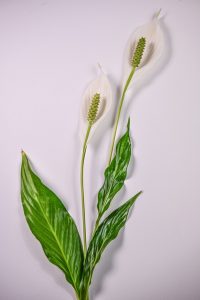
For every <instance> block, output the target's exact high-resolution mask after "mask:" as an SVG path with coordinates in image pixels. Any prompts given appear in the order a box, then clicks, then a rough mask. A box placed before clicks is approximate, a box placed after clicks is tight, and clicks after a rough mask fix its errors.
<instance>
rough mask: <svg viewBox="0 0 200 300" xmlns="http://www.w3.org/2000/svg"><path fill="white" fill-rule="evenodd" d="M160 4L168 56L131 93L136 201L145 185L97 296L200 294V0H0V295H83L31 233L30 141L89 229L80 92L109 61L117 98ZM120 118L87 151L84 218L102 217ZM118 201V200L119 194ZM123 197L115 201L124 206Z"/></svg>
mask: <svg viewBox="0 0 200 300" xmlns="http://www.w3.org/2000/svg"><path fill="white" fill-rule="evenodd" d="M159 8H162V14H163V15H164V18H163V26H164V27H163V29H164V31H165V34H166V38H167V43H168V57H167V60H166V63H165V65H164V66H163V68H162V70H161V71H160V72H159V73H157V75H156V76H154V78H153V79H152V80H151V81H150V82H148V84H146V85H145V86H143V87H142V89H140V90H139V91H138V92H137V93H135V94H134V95H129V97H128V98H127V100H126V101H127V103H130V102H131V104H129V105H128V107H127V106H126V107H124V110H123V116H124V118H123V119H124V121H123V125H122V123H121V128H124V127H125V116H126V117H127V116H128V115H130V116H131V132H132V136H133V143H134V146H133V153H134V167H131V168H130V169H129V178H128V180H127V181H126V188H125V189H124V190H123V192H122V193H120V196H121V197H120V199H121V201H125V200H127V199H128V198H129V197H130V196H132V195H133V194H134V193H136V192H137V191H139V190H140V189H142V190H143V191H144V193H143V195H142V196H141V197H140V199H139V200H138V201H137V203H136V205H135V209H134V211H133V212H132V214H131V218H130V219H129V221H128V223H127V226H126V229H125V231H123V232H121V235H120V236H119V238H118V239H117V240H116V241H115V242H114V243H113V245H111V246H109V247H108V248H107V250H106V251H105V253H104V255H103V257H102V261H101V262H100V263H99V265H98V266H97V269H96V271H95V274H94V280H93V284H92V287H91V299H92V300H110V299H115V300H121V299H126V300H132V299H134V300H198V299H200V285H199V277H200V259H199V253H200V252H199V251H200V234H199V233H200V218H199V211H200V183H199V178H200V154H199V153H200V140H199V129H200V88H199V79H200V60H199V53H200V34H199V33H200V32H199V28H200V1H198V0H196V1H195V0H193V1H191V0H190V1H189V0H187V1H186V0H182V1H181V0H180V1H169V0H168V1H164V0H163V1H162V0H157V1H156V0H148V1H147V0H146V1H145V0H140V1H135V0H124V1H114V0H112V1H106V0H101V1H95V0H93V1H68V0H65V1H64V0H63V1H61V0H58V1H53V0H32V1H17V0H16V1H14V0H13V1H10V0H7V1H6V0H1V1H0V299H1V300H27V299H29V300H38V299H42V300H55V299H57V300H66V299H69V300H70V299H74V298H73V297H74V296H73V291H72V289H71V287H70V286H69V285H68V284H66V283H65V279H64V276H63V274H62V273H61V272H60V271H59V269H57V268H56V267H55V266H53V265H51V264H50V263H49V262H48V260H47V259H46V257H45V255H44V254H43V252H42V248H41V246H40V244H39V243H38V242H37V240H36V239H35V238H34V237H33V236H32V234H31V232H30V230H29V228H28V226H27V224H26V222H25V218H24V216H23V212H22V207H21V203H20V196H19V185H20V176H19V170H20V160H21V157H20V151H21V148H23V149H24V150H25V151H26V152H27V154H28V155H29V157H30V158H31V161H32V163H33V166H34V168H35V169H36V170H37V172H38V173H39V174H40V176H41V177H42V178H43V179H44V181H45V182H46V183H47V184H48V185H49V186H50V187H51V188H53V189H54V191H55V192H56V193H57V194H58V195H59V196H60V197H61V198H62V199H64V202H65V204H66V205H67V206H68V208H69V211H70V213H71V214H72V215H73V216H74V218H75V220H76V221H77V223H78V226H79V228H80V229H81V221H80V216H81V211H80V194H79V160H80V143H79V137H78V118H79V108H80V104H81V97H82V94H83V91H84V89H85V87H86V86H87V84H88V82H89V81H90V80H92V79H93V78H95V76H96V75H97V68H96V63H97V62H100V63H101V64H102V65H103V66H104V68H105V70H106V71H107V73H108V76H109V78H110V80H111V83H112V87H113V91H114V96H115V98H114V99H115V101H116V102H117V100H118V99H117V98H116V91H117V89H118V88H119V84H120V78H121V72H122V68H121V67H122V58H123V51H124V47H125V44H126V41H127V39H128V38H129V36H130V34H131V33H132V31H133V30H134V29H135V28H136V27H137V26H139V25H142V24H143V23H146V22H147V21H149V20H150V19H151V17H152V15H153V14H154V13H155V12H156V11H157V10H158V9H159ZM110 135H111V127H110V128H109V129H107V130H106V132H105V135H104V136H103V137H101V139H100V140H99V141H98V142H96V141H95V143H94V142H93V144H92V145H91V146H90V147H89V149H88V153H87V158H86V177H87V179H86V182H87V188H86V198H87V225H88V232H89V231H90V230H91V225H92V224H93V221H94V217H95V213H96V210H95V205H96V204H95V203H96V202H95V201H96V194H97V192H98V189H99V188H100V186H101V184H102V181H103V171H104V167H105V164H106V160H107V156H108V145H109V141H110ZM119 202H120V201H119V199H118V200H117V203H119ZM115 204H116V203H115Z"/></svg>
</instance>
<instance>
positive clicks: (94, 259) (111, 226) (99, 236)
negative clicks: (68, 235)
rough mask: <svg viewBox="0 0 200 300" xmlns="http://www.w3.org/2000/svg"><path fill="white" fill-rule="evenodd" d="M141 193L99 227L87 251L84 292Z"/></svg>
mask: <svg viewBox="0 0 200 300" xmlns="http://www.w3.org/2000/svg"><path fill="white" fill-rule="evenodd" d="M140 194H141V192H139V193H137V194H136V195H135V196H134V197H132V198H131V199H130V200H129V201H127V202H125V203H124V204H123V205H121V206H120V207H119V208H118V209H116V210H114V211H113V212H112V213H111V214H110V215H109V216H108V217H107V218H106V219H105V220H104V221H103V222H102V223H101V224H100V225H99V227H98V229H97V230H96V232H95V234H94V236H93V238H92V240H91V242H90V244H89V248H88V251H87V255H86V259H85V264H84V272H83V280H82V290H87V289H88V287H89V285H90V283H91V279H92V275H93V271H94V268H95V266H96V264H97V263H98V261H99V260H100V258H101V255H102V253H103V251H104V249H105V248H106V246H107V245H108V244H109V243H110V242H111V241H112V240H114V239H115V238H116V237H117V235H118V233H119V231H120V229H121V228H122V227H123V226H124V225H125V223H126V220H127V216H128V213H129V210H130V208H131V207H132V206H133V204H134V202H135V201H136V199H137V198H138V196H139V195H140Z"/></svg>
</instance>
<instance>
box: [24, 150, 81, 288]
mask: <svg viewBox="0 0 200 300" xmlns="http://www.w3.org/2000/svg"><path fill="white" fill-rule="evenodd" d="M21 198H22V205H23V209H24V214H25V217H26V220H27V223H28V225H29V228H30V230H31V231H32V233H33V235H34V236H35V237H36V238H37V239H38V240H39V242H40V243H41V245H42V248H43V250H44V252H45V254H46V256H47V258H48V259H49V261H50V262H51V263H53V264H54V265H56V266H58V267H59V268H60V269H61V270H62V271H63V272H64V273H65V277H66V279H67V281H68V282H69V283H70V284H71V285H72V286H73V287H74V288H75V290H76V292H77V293H79V288H80V281H81V274H82V268H83V260H84V258H83V249H82V243H81V239H80V236H79V233H78V230H77V227H76V225H75V222H74V221H73V219H72V217H71V216H70V214H69V213H68V212H67V210H66V208H65V206H64V205H63V203H62V202H61V201H60V199H59V198H58V197H57V196H56V195H55V194H54V193H53V192H52V191H51V190H50V189H49V188H48V187H46V186H45V185H44V184H43V183H42V181H41V180H40V178H39V177H38V176H37V175H36V174H35V173H34V172H33V171H32V169H31V167H30V164H29V161H28V159H27V157H26V155H25V153H23V154H22V166H21Z"/></svg>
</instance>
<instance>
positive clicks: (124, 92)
mask: <svg viewBox="0 0 200 300" xmlns="http://www.w3.org/2000/svg"><path fill="white" fill-rule="evenodd" d="M134 73H135V67H133V68H132V70H131V72H130V74H129V76H128V79H127V81H126V84H125V86H124V89H123V92H122V96H121V99H120V102H119V107H118V110H117V114H116V118H115V124H114V130H113V137H112V143H111V147H110V154H109V161H108V165H109V164H110V163H111V160H112V155H113V149H114V145H115V139H116V133H117V127H118V123H119V118H120V114H121V110H122V105H123V103H124V98H125V95H126V91H127V89H128V86H129V84H130V82H131V79H132V77H133V75H134Z"/></svg>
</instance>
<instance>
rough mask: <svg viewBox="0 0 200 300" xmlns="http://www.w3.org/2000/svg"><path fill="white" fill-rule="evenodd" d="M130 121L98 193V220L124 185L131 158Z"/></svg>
mask: <svg viewBox="0 0 200 300" xmlns="http://www.w3.org/2000/svg"><path fill="white" fill-rule="evenodd" d="M129 131H130V120H129V121H128V124H127V131H126V133H125V134H124V135H123V136H122V137H121V139H120V140H119V142H118V143H117V146H116V154H115V156H114V158H113V160H112V162H111V163H110V165H109V166H108V167H107V169H106V170H105V173H104V177H105V179H104V183H103V186H102V187H101V189H100V191H99V193H98V204H97V208H98V220H100V218H101V217H102V215H103V214H104V212H105V211H106V210H107V209H108V207H109V206H110V203H111V201H112V199H113V198H114V196H115V195H116V193H117V192H118V191H119V190H120V189H121V188H122V186H123V185H124V181H125V179H126V175H127V168H128V164H129V161H130V157H131V140H130V134H129Z"/></svg>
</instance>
